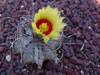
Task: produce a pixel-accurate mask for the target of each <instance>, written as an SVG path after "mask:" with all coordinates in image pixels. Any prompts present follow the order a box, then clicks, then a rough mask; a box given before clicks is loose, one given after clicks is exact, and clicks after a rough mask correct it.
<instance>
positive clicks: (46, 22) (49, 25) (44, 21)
mask: <svg viewBox="0 0 100 75" xmlns="http://www.w3.org/2000/svg"><path fill="white" fill-rule="evenodd" d="M44 23H45V24H46V25H47V26H46V27H47V29H46V31H45V30H44V32H43V31H41V29H40V27H41V25H42V24H44ZM36 26H37V28H38V29H40V31H41V32H43V34H45V35H48V34H50V32H51V31H52V24H51V22H49V21H48V20H47V19H40V20H39V21H37V23H36ZM42 29H45V28H42Z"/></svg>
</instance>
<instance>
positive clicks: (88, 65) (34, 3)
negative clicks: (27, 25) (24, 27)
mask: <svg viewBox="0 0 100 75" xmlns="http://www.w3.org/2000/svg"><path fill="white" fill-rule="evenodd" d="M98 2H99V1H98V0H96V1H95V0H0V75H100V3H98ZM47 5H50V6H51V7H55V8H58V10H59V11H61V15H62V16H64V17H65V19H64V20H63V21H64V23H66V24H67V26H66V27H65V28H64V30H63V36H62V46H61V48H60V50H62V51H63V57H62V61H61V62H60V63H59V64H55V63H54V62H53V61H51V60H46V61H45V62H44V63H43V66H42V68H41V69H38V67H37V65H36V64H26V65H23V64H22V63H21V55H20V54H15V53H14V52H13V51H12V48H11V45H12V42H13V41H14V40H15V34H16V30H17V29H16V28H17V26H18V25H19V23H20V21H21V20H22V19H25V18H23V17H27V16H30V15H32V16H33V15H34V14H35V13H36V12H37V11H38V10H39V9H40V8H42V7H43V6H47ZM7 55H10V56H11V61H10V60H9V61H7V59H6V56H7Z"/></svg>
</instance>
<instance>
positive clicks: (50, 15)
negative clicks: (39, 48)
mask: <svg viewBox="0 0 100 75" xmlns="http://www.w3.org/2000/svg"><path fill="white" fill-rule="evenodd" d="M63 19H64V18H63V17H61V16H60V12H59V11H58V10H57V8H51V7H50V6H47V7H43V8H42V9H40V10H39V11H38V13H36V15H35V16H34V22H32V28H33V29H34V31H35V32H36V33H37V34H39V35H41V36H42V37H43V39H44V42H45V43H46V44H47V43H48V41H49V39H51V38H52V39H54V40H57V39H58V37H59V36H60V32H62V30H63V28H64V27H65V26H66V24H65V23H63V22H62V20H63Z"/></svg>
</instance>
